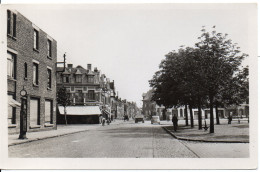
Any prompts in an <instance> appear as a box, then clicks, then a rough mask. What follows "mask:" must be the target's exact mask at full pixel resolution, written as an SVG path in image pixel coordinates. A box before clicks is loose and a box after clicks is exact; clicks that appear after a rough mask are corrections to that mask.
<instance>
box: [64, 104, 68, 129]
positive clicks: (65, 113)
mask: <svg viewBox="0 0 260 172" xmlns="http://www.w3.org/2000/svg"><path fill="white" fill-rule="evenodd" d="M64 116H65V125H67V124H68V122H67V110H66V107H64Z"/></svg>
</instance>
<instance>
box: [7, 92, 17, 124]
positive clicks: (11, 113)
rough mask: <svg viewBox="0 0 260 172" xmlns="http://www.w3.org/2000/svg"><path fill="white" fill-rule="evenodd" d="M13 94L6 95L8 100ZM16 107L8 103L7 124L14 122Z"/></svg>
mask: <svg viewBox="0 0 260 172" xmlns="http://www.w3.org/2000/svg"><path fill="white" fill-rule="evenodd" d="M13 97H14V96H13V95H8V100H9V101H10V100H11V99H13ZM15 113H16V108H15V107H12V106H10V105H8V125H12V124H16V115H15Z"/></svg>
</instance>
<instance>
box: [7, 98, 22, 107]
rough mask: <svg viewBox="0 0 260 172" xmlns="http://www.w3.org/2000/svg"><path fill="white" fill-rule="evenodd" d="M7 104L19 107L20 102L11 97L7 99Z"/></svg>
mask: <svg viewBox="0 0 260 172" xmlns="http://www.w3.org/2000/svg"><path fill="white" fill-rule="evenodd" d="M8 105H10V106H12V107H20V106H21V103H19V102H18V101H16V100H14V99H12V98H11V99H8Z"/></svg>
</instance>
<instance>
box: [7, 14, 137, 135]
mask: <svg viewBox="0 0 260 172" xmlns="http://www.w3.org/2000/svg"><path fill="white" fill-rule="evenodd" d="M6 21H7V32H6V35H7V84H8V85H7V96H8V115H7V116H8V117H7V118H8V132H9V133H18V132H19V131H20V112H21V98H22V96H23V95H21V91H22V90H23V91H26V93H27V94H26V95H25V97H26V105H27V106H26V107H27V108H26V122H27V125H26V130H27V131H42V130H50V129H56V128H57V124H59V123H63V122H64V121H63V119H64V118H63V116H62V115H63V114H64V111H63V109H62V107H61V106H59V105H58V104H57V97H56V96H57V90H58V89H59V88H61V87H65V88H66V90H67V92H68V93H69V94H70V99H71V102H72V103H71V105H70V106H69V107H68V109H67V114H68V117H69V118H68V119H69V123H77V122H79V121H80V122H83V123H98V122H99V120H98V116H100V115H103V116H105V117H106V118H108V117H110V118H111V117H112V118H123V115H129V116H132V115H133V114H132V112H131V111H130V109H131V108H130V107H132V106H133V104H134V103H130V102H127V101H126V100H121V99H120V98H119V97H118V94H116V89H115V82H114V81H110V79H109V78H107V77H106V76H105V74H101V71H100V70H98V69H97V68H94V69H93V68H92V65H91V64H87V67H86V68H84V67H82V66H80V65H78V66H76V67H73V65H72V64H68V65H67V66H66V67H64V68H63V69H61V68H59V67H57V41H56V40H55V39H54V38H53V37H52V36H50V35H49V34H47V33H46V32H44V31H43V30H42V29H40V28H39V27H38V26H36V25H35V24H34V23H32V22H31V21H30V20H28V19H27V18H26V17H24V16H23V15H22V14H21V13H19V12H18V11H16V10H11V9H8V10H7V12H6ZM61 71H62V72H61ZM75 117H77V118H75Z"/></svg>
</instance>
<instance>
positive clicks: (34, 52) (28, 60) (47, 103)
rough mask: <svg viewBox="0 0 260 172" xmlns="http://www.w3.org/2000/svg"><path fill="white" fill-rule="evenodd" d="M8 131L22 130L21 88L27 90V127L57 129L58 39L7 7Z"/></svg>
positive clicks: (29, 129)
mask: <svg viewBox="0 0 260 172" xmlns="http://www.w3.org/2000/svg"><path fill="white" fill-rule="evenodd" d="M6 21H7V83H8V90H7V94H8V128H9V129H8V131H9V133H17V132H19V123H20V122H19V121H20V107H19V106H14V105H13V104H12V102H16V104H17V105H18V104H19V103H18V102H21V100H20V99H21V96H20V90H22V89H23V87H24V89H25V90H26V91H27V94H28V95H27V105H28V106H27V130H28V131H38V130H46V129H53V128H56V109H55V108H54V107H56V61H57V42H56V41H55V40H54V39H53V38H52V37H50V36H49V35H48V34H47V33H45V32H44V31H43V30H41V29H40V28H39V27H37V26H36V25H35V24H33V23H32V22H31V21H30V20H28V19H27V18H26V17H24V16H23V15H22V14H20V13H19V12H17V11H15V10H7V19H6Z"/></svg>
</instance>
